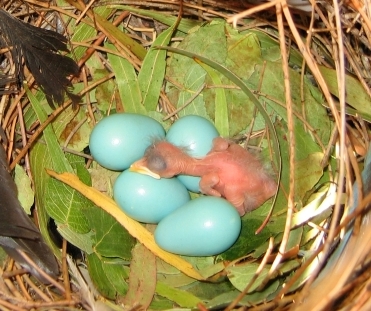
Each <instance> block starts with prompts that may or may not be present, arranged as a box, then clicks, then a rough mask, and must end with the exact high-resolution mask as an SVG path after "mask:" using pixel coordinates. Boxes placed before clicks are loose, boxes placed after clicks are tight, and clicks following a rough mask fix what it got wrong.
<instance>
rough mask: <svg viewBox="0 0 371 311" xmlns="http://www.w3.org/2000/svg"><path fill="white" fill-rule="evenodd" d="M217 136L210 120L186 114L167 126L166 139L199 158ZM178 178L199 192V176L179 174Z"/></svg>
mask: <svg viewBox="0 0 371 311" xmlns="http://www.w3.org/2000/svg"><path fill="white" fill-rule="evenodd" d="M218 136H219V133H218V130H217V129H216V127H215V126H214V124H213V123H212V122H210V121H209V120H207V119H205V118H203V117H200V116H196V115H188V116H184V117H182V118H180V119H179V120H177V121H176V122H175V123H174V124H173V125H172V126H171V127H170V128H169V130H168V132H167V134H166V140H167V141H169V142H171V143H172V144H173V145H176V146H179V147H184V148H185V149H186V151H187V152H188V154H189V155H190V156H192V157H196V158H200V157H204V156H205V155H206V154H207V153H208V152H209V151H210V150H211V147H212V145H213V139H214V138H215V137H218ZM178 178H179V180H180V181H181V182H182V183H183V184H184V185H185V186H186V188H187V189H188V190H190V191H192V192H200V188H199V182H200V178H199V177H194V176H184V175H179V176H178Z"/></svg>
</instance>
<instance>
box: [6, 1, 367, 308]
mask: <svg viewBox="0 0 371 311" xmlns="http://www.w3.org/2000/svg"><path fill="white" fill-rule="evenodd" d="M368 4H369V3H368V2H361V1H358V0H351V1H345V2H341V3H338V2H336V1H334V2H333V3H332V2H329V1H318V2H314V1H312V3H309V2H308V3H307V2H303V1H295V0H294V1H286V0H275V1H271V2H267V3H256V1H251V2H247V1H242V0H241V1H194V2H191V1H183V2H179V1H166V0H164V1H141V0H140V1H125V0H121V1H111V0H110V1H100V2H99V1H94V0H92V1H91V2H89V3H84V2H82V1H70V0H66V1H57V2H56V3H51V2H50V3H48V2H38V1H33V0H26V1H16V0H14V1H12V0H10V1H5V2H4V3H3V6H2V7H3V9H2V12H1V14H0V18H1V19H0V28H1V29H0V35H1V36H2V39H1V41H2V43H3V45H2V48H3V49H2V59H1V69H2V73H3V74H4V75H5V76H4V77H5V78H4V79H5V80H4V83H2V85H3V86H4V88H3V89H2V97H1V102H0V113H1V124H2V128H3V129H4V132H5V135H3V137H2V142H3V146H4V148H5V150H6V160H7V162H8V163H9V165H10V168H11V169H12V170H13V169H14V174H13V177H14V180H15V183H16V185H17V187H18V194H19V196H18V198H19V200H20V202H21V203H22V206H23V207H24V208H25V209H26V210H27V209H28V210H29V213H30V214H32V216H33V219H34V220H35V222H36V223H37V226H38V228H39V229H40V232H41V234H42V236H43V238H44V239H45V241H46V243H47V244H48V245H49V246H50V248H51V249H52V251H53V253H54V255H55V256H56V258H57V259H58V261H59V263H60V271H61V272H60V275H59V276H57V277H56V278H50V277H49V276H48V273H46V274H45V271H42V270H43V269H41V271H40V269H38V268H37V267H35V264H34V263H33V261H34V260H33V258H32V256H30V257H31V258H28V256H27V251H26V252H21V254H23V255H22V256H23V257H22V259H21V261H22V262H21V265H22V266H23V267H26V268H27V267H28V268H29V267H33V268H32V269H31V270H32V271H34V272H35V271H36V275H37V276H38V278H34V276H33V275H32V274H31V275H29V274H28V271H29V270H30V269H26V270H25V269H23V268H21V267H20V266H19V265H18V263H17V262H18V259H17V258H16V262H14V261H13V260H12V259H9V258H7V257H6V256H3V262H4V264H3V267H2V278H1V280H0V306H1V307H0V308H1V309H4V310H30V309H40V310H41V309H49V308H53V309H55V310H64V309H69V310H72V309H86V310H95V309H100V308H101V309H107V310H109V309H113V310H122V309H124V310H131V309H175V308H184V309H192V308H197V309H199V310H206V309H227V310H232V309H237V308H243V309H249V310H250V309H251V310H296V309H297V310H301V309H306V310H334V309H336V310H369V309H370V306H369V305H370V299H369V285H370V272H369V271H370V269H369V267H370V247H369V245H371V243H370V242H371V241H370V239H371V230H370V229H369V223H368V222H369V215H368V213H369V211H368V203H369V201H370V194H369V190H370V188H369V185H370V184H371V183H370V174H371V173H370V169H371V168H370V166H369V165H370V161H371V154H370V152H369V143H368V142H369V135H370V127H369V122H370V121H371V114H370V113H369V109H370V108H369V104H370V98H371V91H370V87H369V84H370V83H369V81H370V80H369V79H370V77H369V75H370V72H371V70H370V68H369V66H370V52H371V49H370V42H371V21H370V19H369V16H370V8H369V5H368ZM4 14H8V15H9V14H10V15H12V16H13V17H14V18H17V19H19V20H22V21H23V22H25V23H27V24H31V25H34V26H35V27H40V28H44V29H50V30H54V31H56V32H58V33H60V34H63V35H64V36H65V37H67V38H68V46H69V49H70V53H69V54H66V55H63V57H62V56H61V54H57V53H56V52H57V51H58V50H62V51H63V50H65V47H66V46H65V45H63V44H66V42H65V43H62V44H61V45H60V43H57V41H58V42H62V41H63V39H61V37H58V36H56V37H55V38H54V40H57V41H53V43H52V44H51V46H49V45H44V44H47V43H45V42H44V41H47V39H46V37H45V36H46V34H45V33H43V34H39V33H38V32H37V31H36V30H34V29H33V30H31V32H28V33H27V32H26V34H25V32H24V30H21V29H20V28H18V26H17V22H15V24H14V25H15V26H14V27H10V26H9V25H10V24H9V23H8V22H5V21H6V18H7V17H4ZM1 16H3V17H1ZM180 17H182V19H180ZM4 18H5V19H4ZM12 25H13V24H12ZM12 36H16V37H17V38H22V40H19V39H18V41H17V40H16V39H12ZM44 39H45V40H44ZM51 40H52V39H51ZM25 42H26V43H25ZM65 53H67V51H65ZM55 55H59V56H61V57H60V58H58V57H57V56H55ZM67 59H73V60H74V61H76V62H77V64H78V65H79V67H80V71H78V70H77V67H75V65H74V64H73V63H71V62H70V61H69V60H67ZM190 69H192V70H190ZM31 73H32V74H31ZM68 74H73V75H74V76H73V77H72V76H70V77H69V79H66V76H68ZM17 81H18V83H17ZM23 81H26V83H24V85H21V83H20V82H23ZM35 81H36V82H35ZM71 86H73V87H74V89H73V90H72V89H71V88H70V87H71ZM136 88H137V89H136ZM136 92H138V93H136ZM45 94H46V96H45ZM64 94H67V96H66V97H64ZM76 94H78V96H76ZM138 94H139V95H138ZM79 97H80V99H81V100H80V101H79ZM138 102H139V104H138ZM48 103H49V104H48ZM123 111H124V112H136V113H144V114H147V115H149V116H151V117H153V118H155V119H157V120H158V121H159V122H161V123H162V124H163V125H164V127H165V128H166V127H169V125H170V124H171V123H172V122H173V121H174V120H175V119H176V118H178V117H179V116H183V115H187V114H198V115H201V116H204V117H207V118H209V119H211V120H213V121H214V122H215V125H216V127H217V128H218V130H219V132H220V133H221V134H222V135H223V136H228V137H230V138H231V139H233V140H234V141H235V142H238V143H240V144H241V145H245V146H249V147H250V148H251V149H257V150H260V151H262V152H261V158H262V159H264V161H265V162H266V163H268V164H269V165H268V164H267V166H269V167H270V169H269V170H271V171H272V175H274V176H275V178H276V180H278V181H279V187H278V189H277V190H278V191H277V194H276V195H275V197H274V198H272V199H271V200H269V201H267V202H266V203H265V204H264V205H263V206H262V207H260V208H258V209H257V210H255V211H253V212H251V213H248V214H247V215H245V216H244V217H243V218H242V232H241V235H240V238H239V239H238V240H237V242H236V244H235V245H233V246H232V247H231V248H230V249H229V250H227V251H226V252H224V253H222V254H220V255H218V256H213V257H199V258H197V257H179V256H176V255H173V254H168V253H166V252H163V251H162V250H159V249H158V248H157V247H156V245H153V243H152V242H151V241H152V240H153V239H152V238H151V236H152V235H151V233H150V232H153V231H154V226H153V225H146V226H143V225H141V224H139V223H137V222H135V221H132V220H131V219H129V218H127V217H125V216H123V214H122V213H121V214H120V213H119V212H118V210H117V209H116V206H115V204H114V202H113V201H112V200H111V199H110V197H112V191H111V183H112V182H113V181H114V180H115V178H116V177H117V174H118V173H116V172H111V171H109V170H106V169H104V168H102V167H100V166H98V165H97V164H96V163H93V162H92V157H91V156H90V155H89V153H88V151H87V150H86V147H87V146H88V143H89V135H90V132H91V130H92V128H93V127H94V125H95V123H96V122H98V121H99V120H100V119H101V118H102V116H103V115H108V114H111V113H115V112H123ZM66 172H67V173H70V175H66V174H63V173H66ZM71 174H72V175H71ZM76 175H77V176H76ZM81 181H83V183H82V182H81ZM67 185H68V186H67ZM87 185H88V186H87ZM90 185H92V187H90ZM359 189H363V191H359ZM21 194H22V195H23V194H24V196H23V197H21V196H20V195H21ZM4 222H7V220H4ZM4 235H6V234H4ZM151 239H152V240H151ZM31 253H32V252H31ZM36 256H37V254H36ZM34 274H35V273H34ZM40 279H41V280H42V282H40V281H39V280H40Z"/></svg>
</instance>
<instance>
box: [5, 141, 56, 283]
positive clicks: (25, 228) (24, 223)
mask: <svg viewBox="0 0 371 311" xmlns="http://www.w3.org/2000/svg"><path fill="white" fill-rule="evenodd" d="M0 213H1V221H0V246H2V247H3V248H4V250H5V251H6V252H7V253H8V255H9V256H11V257H13V258H14V259H15V260H16V261H17V262H19V264H20V265H21V266H22V267H24V268H25V269H27V270H28V271H30V272H31V273H33V274H34V275H35V276H36V277H38V278H39V279H40V280H42V281H43V278H42V276H40V275H39V273H38V272H37V271H35V270H34V269H33V268H32V266H30V265H29V264H28V263H27V261H25V260H24V259H23V257H22V256H21V254H20V253H19V252H20V251H24V252H26V253H27V255H28V256H29V257H30V258H31V259H32V260H33V261H34V262H35V263H36V265H37V266H39V267H40V268H41V269H42V270H44V271H45V272H46V273H47V274H48V275H50V276H51V277H54V278H55V277H57V275H58V271H59V269H58V264H57V261H56V259H55V257H54V255H53V253H52V251H51V250H50V248H49V247H48V246H47V245H46V243H45V242H44V241H43V239H42V236H41V233H40V231H39V230H38V229H37V227H36V226H35V224H34V223H33V222H32V221H31V219H30V218H29V217H28V216H27V214H26V213H25V211H24V210H23V208H22V206H21V205H20V203H19V201H18V199H17V188H16V185H15V183H14V181H13V178H12V177H11V175H10V173H9V167H8V164H7V161H6V154H5V150H4V148H3V146H2V145H1V144H0Z"/></svg>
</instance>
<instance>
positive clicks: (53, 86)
mask: <svg viewBox="0 0 371 311" xmlns="http://www.w3.org/2000/svg"><path fill="white" fill-rule="evenodd" d="M0 36H1V39H2V41H3V44H4V45H5V46H7V47H10V48H11V54H12V58H13V62H14V64H15V68H16V76H17V78H18V82H19V83H22V82H23V79H24V76H23V70H22V58H24V60H25V63H26V66H27V67H28V69H29V70H30V72H31V73H32V75H33V76H34V78H35V81H36V82H37V84H38V85H39V86H40V88H41V89H42V90H43V92H44V93H45V95H46V98H47V100H48V102H49V103H50V104H52V102H53V101H55V102H57V103H62V102H63V99H64V93H65V92H66V93H67V95H68V96H69V97H70V98H71V99H72V100H73V101H78V96H76V95H74V94H72V93H71V92H70V91H69V90H68V89H69V88H70V87H72V84H71V82H70V81H69V80H68V79H67V76H69V75H77V74H78V72H79V67H78V66H77V64H76V62H75V61H73V60H72V59H71V58H69V57H67V56H64V55H61V54H58V51H65V52H67V51H68V48H67V44H66V43H67V40H66V38H65V37H64V36H63V35H61V34H59V33H57V32H54V31H50V30H47V29H42V28H38V27H35V26H32V25H30V24H26V23H24V22H22V21H20V20H18V19H16V18H14V17H13V16H11V15H10V14H9V13H7V12H6V11H4V10H2V9H0Z"/></svg>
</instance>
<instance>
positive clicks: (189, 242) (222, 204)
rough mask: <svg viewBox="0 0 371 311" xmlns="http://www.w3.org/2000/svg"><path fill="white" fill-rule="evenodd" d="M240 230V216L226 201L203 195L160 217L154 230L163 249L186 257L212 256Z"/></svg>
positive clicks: (228, 244)
mask: <svg viewBox="0 0 371 311" xmlns="http://www.w3.org/2000/svg"><path fill="white" fill-rule="evenodd" d="M240 231H241V218H240V216H239V214H238V212H237V210H236V209H235V208H234V207H233V205H231V204H230V203H229V202H228V201H227V200H224V199H222V198H217V197H208V196H203V197H199V198H197V199H194V200H192V201H189V202H188V203H186V204H185V205H183V206H182V207H180V208H178V209H177V210H175V211H174V212H173V213H171V214H169V215H168V216H167V217H165V218H164V219H162V220H161V221H160V223H159V224H158V226H157V228H156V230H155V240H156V243H157V244H158V245H159V246H160V247H161V248H162V249H164V250H166V251H168V252H171V253H175V254H179V255H185V256H213V255H217V254H220V253H222V252H224V251H225V250H227V249H228V248H229V247H231V246H232V245H233V244H234V242H235V241H236V240H237V238H238V236H239V234H240Z"/></svg>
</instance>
